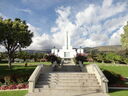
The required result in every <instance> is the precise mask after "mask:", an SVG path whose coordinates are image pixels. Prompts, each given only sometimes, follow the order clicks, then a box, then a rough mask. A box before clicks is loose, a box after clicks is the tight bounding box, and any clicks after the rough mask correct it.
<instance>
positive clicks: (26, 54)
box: [17, 51, 30, 62]
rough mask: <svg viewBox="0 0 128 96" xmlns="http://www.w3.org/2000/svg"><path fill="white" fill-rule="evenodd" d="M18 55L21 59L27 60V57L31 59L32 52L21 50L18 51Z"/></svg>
mask: <svg viewBox="0 0 128 96" xmlns="http://www.w3.org/2000/svg"><path fill="white" fill-rule="evenodd" d="M17 57H18V58H19V59H23V60H24V62H26V59H29V58H30V54H29V53H28V52H26V51H21V52H18V53H17Z"/></svg>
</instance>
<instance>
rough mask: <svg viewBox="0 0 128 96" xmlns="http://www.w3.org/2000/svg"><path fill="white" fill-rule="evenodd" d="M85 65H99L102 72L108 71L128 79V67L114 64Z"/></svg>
mask: <svg viewBox="0 0 128 96" xmlns="http://www.w3.org/2000/svg"><path fill="white" fill-rule="evenodd" d="M84 64H97V65H98V66H99V67H100V68H101V69H102V70H108V71H111V72H114V73H117V74H120V75H122V76H124V77H128V66H117V65H115V64H112V63H97V62H93V63H91V62H84Z"/></svg>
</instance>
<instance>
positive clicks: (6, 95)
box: [0, 90, 128, 96]
mask: <svg viewBox="0 0 128 96" xmlns="http://www.w3.org/2000/svg"><path fill="white" fill-rule="evenodd" d="M27 93H28V91H27V90H22V91H2V92H0V96H25V95H26V94H27ZM127 94H128V90H111V91H110V92H109V95H110V96H127Z"/></svg>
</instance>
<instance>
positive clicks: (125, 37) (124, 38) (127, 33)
mask: <svg viewBox="0 0 128 96" xmlns="http://www.w3.org/2000/svg"><path fill="white" fill-rule="evenodd" d="M121 42H122V45H123V47H124V48H125V49H127V50H128V22H127V25H125V26H124V33H123V34H121Z"/></svg>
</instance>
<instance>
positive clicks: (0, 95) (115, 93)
mask: <svg viewBox="0 0 128 96" xmlns="http://www.w3.org/2000/svg"><path fill="white" fill-rule="evenodd" d="M84 63H86V64H89V63H88V62H84ZM38 64H45V65H50V64H51V63H50V62H30V63H28V66H27V67H25V66H24V63H12V70H10V69H8V67H7V64H6V63H3V64H0V73H1V74H0V77H6V76H11V75H12V74H16V75H17V76H22V75H23V78H24V76H27V77H26V80H23V78H21V80H19V81H18V82H13V81H12V82H8V80H7V81H6V82H8V83H10V85H13V84H17V83H19V84H21V86H19V87H18V89H22V88H23V89H24V87H23V85H22V84H27V79H28V78H29V76H30V75H31V73H32V72H33V70H34V69H35V68H36V66H37V65H38ZM97 65H99V67H100V68H101V69H102V70H108V71H110V72H114V73H117V74H120V75H122V76H124V77H128V71H127V70H128V66H119V65H116V64H115V65H114V64H105V63H104V64H102V63H97ZM25 74H26V75H25ZM20 82H21V83H20ZM5 88H7V87H5ZM13 88H14V86H12V88H11V87H10V89H13ZM26 88H27V87H26ZM14 94H15V96H24V95H25V94H27V90H20V91H2V92H0V96H14ZM109 94H110V96H126V94H128V91H127V90H110V92H109Z"/></svg>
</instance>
